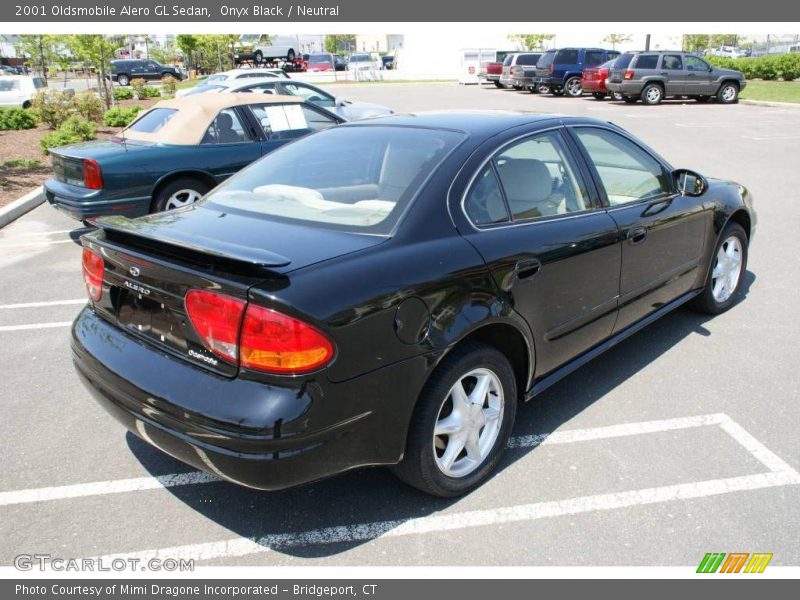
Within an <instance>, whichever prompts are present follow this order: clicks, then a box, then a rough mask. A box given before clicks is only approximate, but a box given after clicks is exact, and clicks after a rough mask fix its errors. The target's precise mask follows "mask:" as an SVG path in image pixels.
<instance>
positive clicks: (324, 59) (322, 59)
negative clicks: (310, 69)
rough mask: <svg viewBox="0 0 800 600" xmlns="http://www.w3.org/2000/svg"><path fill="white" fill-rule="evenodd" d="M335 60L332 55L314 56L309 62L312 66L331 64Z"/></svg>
mask: <svg viewBox="0 0 800 600" xmlns="http://www.w3.org/2000/svg"><path fill="white" fill-rule="evenodd" d="M332 60H333V57H332V56H331V55H330V54H312V55H311V56H310V57H309V58H308V62H310V63H312V64H318V63H330V62H331V61H332Z"/></svg>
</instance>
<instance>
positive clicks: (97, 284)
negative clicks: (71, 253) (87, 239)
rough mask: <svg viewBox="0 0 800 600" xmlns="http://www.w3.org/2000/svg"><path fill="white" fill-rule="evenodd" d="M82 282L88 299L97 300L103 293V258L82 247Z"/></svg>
mask: <svg viewBox="0 0 800 600" xmlns="http://www.w3.org/2000/svg"><path fill="white" fill-rule="evenodd" d="M82 263H83V282H84V283H85V284H86V293H87V294H88V295H89V299H90V300H92V301H93V302H97V301H98V300H100V298H101V297H102V295H103V272H104V267H103V258H102V257H101V256H100V255H99V254H95V253H94V252H92V251H91V250H89V249H88V248H84V249H83V257H82Z"/></svg>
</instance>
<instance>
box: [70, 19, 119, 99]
mask: <svg viewBox="0 0 800 600" xmlns="http://www.w3.org/2000/svg"><path fill="white" fill-rule="evenodd" d="M65 41H66V44H67V48H69V49H70V51H71V52H72V54H74V55H75V57H76V58H77V59H78V60H81V61H83V62H85V63H89V64H90V65H92V66H93V67H94V68H95V71H96V73H97V83H98V88H99V89H100V97H101V98H103V100H104V101H105V103H106V107H110V106H111V104H112V103H113V99H114V95H113V93H112V92H111V83H110V82H109V79H108V77H107V75H106V74H107V73H108V67H109V65H108V63H109V61H110V60H112V59H113V58H114V50H115V49H116V48H118V47H119V46H120V45H122V43H123V42H122V39H121V38H120V37H119V36H106V35H101V34H88V35H68V36H65Z"/></svg>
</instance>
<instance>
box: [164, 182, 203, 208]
mask: <svg viewBox="0 0 800 600" xmlns="http://www.w3.org/2000/svg"><path fill="white" fill-rule="evenodd" d="M208 189H209V188H208V186H207V185H206V184H205V183H203V182H202V181H200V180H199V179H192V178H190V177H181V178H180V179H176V180H175V181H172V182H170V183H168V184H167V185H165V186H164V187H163V188H161V190H159V192H158V194H157V195H156V198H155V202H154V203H153V212H162V211H165V210H172V209H173V208H181V207H182V206H189V205H190V204H194V203H195V202H197V201H198V200H200V198H202V197H203V196H204V195H205V193H206V192H207V191H208Z"/></svg>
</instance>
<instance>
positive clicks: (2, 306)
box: [0, 298, 87, 310]
mask: <svg viewBox="0 0 800 600" xmlns="http://www.w3.org/2000/svg"><path fill="white" fill-rule="evenodd" d="M86 302H87V300H86V298H80V299H78V300H51V301H49V302H22V303H19V304H0V310H6V309H9V310H10V309H14V308H41V307H43V306H66V305H68V304H86Z"/></svg>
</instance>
